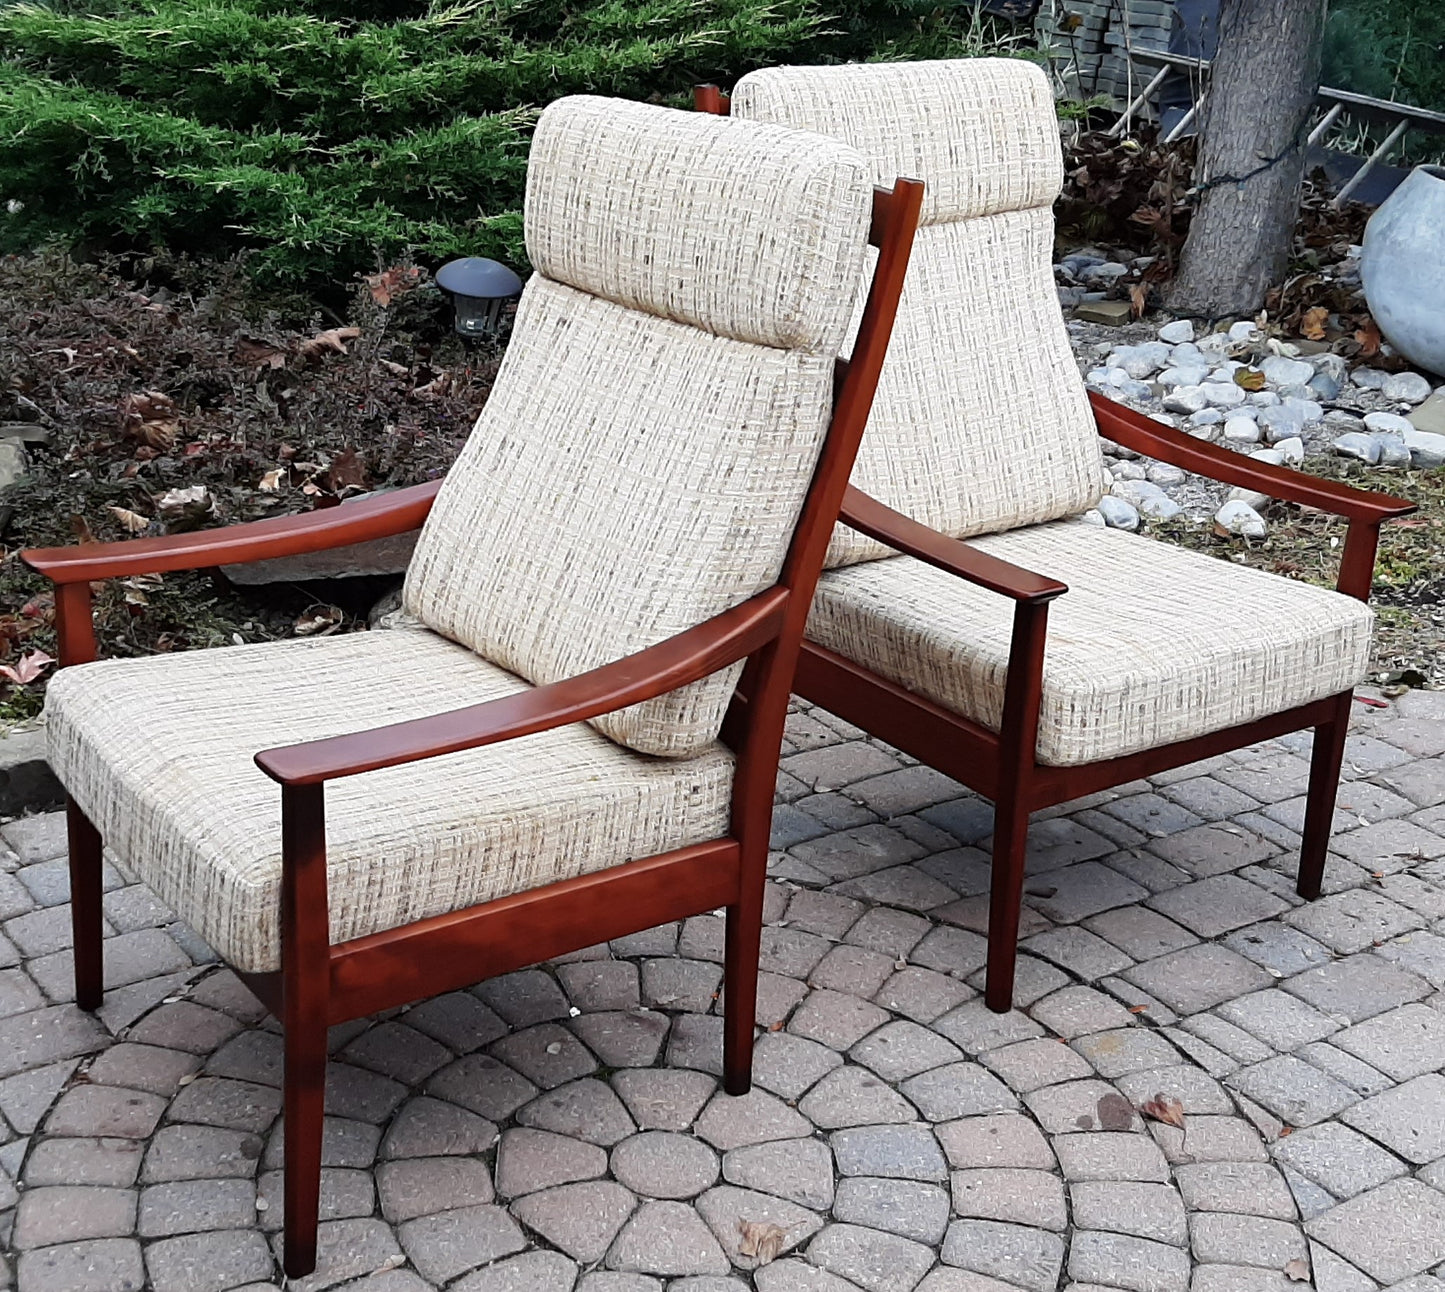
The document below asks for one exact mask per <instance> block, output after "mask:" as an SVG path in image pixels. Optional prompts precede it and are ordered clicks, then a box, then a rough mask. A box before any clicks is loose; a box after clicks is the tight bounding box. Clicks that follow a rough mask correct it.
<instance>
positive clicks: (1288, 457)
mask: <svg viewBox="0 0 1445 1292" xmlns="http://www.w3.org/2000/svg"><path fill="white" fill-rule="evenodd" d="M1274 451H1275V452H1276V453H1278V454H1279V456H1280V461H1281V462H1283V463H1284V465H1285V466H1287V467H1297V466H1299V465H1300V464H1301V463H1302V462H1303V461H1304V460H1305V442H1304V441H1303V440H1302V439H1300V437H1299V436H1298V435H1291V436H1290V437H1289V439H1287V440H1280V441H1278V442H1277V443H1276V444H1275V446H1274ZM1250 456H1251V457H1254V456H1255V455H1254V454H1250Z"/></svg>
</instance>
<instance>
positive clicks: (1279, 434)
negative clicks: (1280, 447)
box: [1259, 404, 1305, 444]
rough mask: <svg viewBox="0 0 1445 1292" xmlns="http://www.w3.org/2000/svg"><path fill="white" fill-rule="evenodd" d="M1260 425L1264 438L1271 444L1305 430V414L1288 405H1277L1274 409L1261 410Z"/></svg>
mask: <svg viewBox="0 0 1445 1292" xmlns="http://www.w3.org/2000/svg"><path fill="white" fill-rule="evenodd" d="M1259 425H1260V428H1261V429H1262V430H1263V432H1264V438H1265V439H1266V440H1267V441H1269V443H1271V444H1276V443H1278V442H1279V441H1280V440H1287V439H1289V438H1290V437H1291V436H1295V435H1299V434H1301V432H1303V430H1304V428H1305V419H1304V414H1303V413H1301V412H1300V411H1299V409H1297V408H1291V407H1290V406H1289V405H1288V404H1276V405H1275V406H1274V407H1273V408H1261V409H1260V410H1259Z"/></svg>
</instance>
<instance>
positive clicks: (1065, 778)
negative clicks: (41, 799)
mask: <svg viewBox="0 0 1445 1292" xmlns="http://www.w3.org/2000/svg"><path fill="white" fill-rule="evenodd" d="M693 103H694V106H695V107H696V108H697V109H698V110H699V111H703V112H713V113H718V114H725V113H726V112H727V111H728V109H729V100H728V98H727V97H726V96H725V95H723V94H722V93H721V91H720V90H719V89H718V88H717V86H715V85H701V86H698V87H696V88H695V89H694V91H693ZM1089 400H1090V403H1091V404H1092V406H1093V411H1094V418H1095V421H1096V423H1097V425H1098V429H1099V433H1100V434H1101V435H1103V436H1105V437H1107V438H1109V439H1111V440H1114V441H1115V442H1116V443H1118V444H1122V445H1124V446H1125V447H1127V448H1130V449H1133V450H1135V451H1136V452H1138V453H1143V454H1146V455H1148V456H1149V457H1152V458H1156V459H1158V460H1160V461H1163V462H1170V463H1173V464H1174V465H1176V466H1180V467H1183V468H1185V469H1186V470H1189V471H1194V472H1196V473H1198V474H1200V475H1204V476H1208V477H1210V478H1213V479H1216V480H1221V481H1223V482H1225V483H1227V484H1233V485H1239V486H1242V487H1244V488H1248V489H1258V490H1260V491H1261V492H1264V493H1268V494H1269V495H1270V496H1271V497H1274V498H1279V499H1283V500H1285V501H1289V502H1295V503H1299V504H1300V505H1302V506H1308V507H1314V508H1318V509H1320V510H1322V511H1327V512H1330V513H1332V514H1335V515H1339V516H1343V517H1345V518H1346V519H1348V520H1349V522H1350V526H1349V530H1348V532H1347V536H1346V539H1345V550H1344V553H1343V556H1342V558H1341V561H1340V573H1339V579H1338V582H1337V585H1336V586H1337V588H1338V590H1339V591H1340V592H1342V593H1344V594H1345V595H1347V596H1351V597H1356V598H1358V599H1359V600H1362V601H1366V600H1368V599H1369V595H1370V585H1371V582H1372V580H1373V578H1374V566H1375V551H1376V546H1377V544H1378V541H1379V531H1380V525H1381V523H1382V522H1383V521H1385V520H1388V519H1390V518H1391V517H1395V516H1403V515H1407V514H1408V513H1409V512H1412V511H1414V510H1415V507H1414V504H1412V503H1410V502H1407V501H1405V500H1403V499H1400V498H1392V497H1389V496H1387V495H1384V494H1377V493H1367V492H1365V491H1363V490H1360V489H1353V488H1351V487H1349V486H1348V485H1343V484H1338V483H1336V482H1334V481H1329V480H1321V479H1318V478H1316V477H1313V476H1309V475H1305V474H1302V473H1300V472H1296V471H1291V470H1289V469H1287V468H1285V467H1277V466H1273V465H1270V464H1267V463H1263V462H1259V461H1257V460H1255V459H1252V458H1246V457H1243V456H1240V455H1237V454H1234V453H1231V452H1229V451H1228V450H1226V449H1221V448H1217V447H1215V446H1214V445H1211V444H1208V443H1205V442H1203V441H1200V440H1196V439H1194V438H1193V437H1192V436H1189V435H1186V434H1183V433H1182V432H1180V431H1177V430H1174V429H1173V428H1172V427H1168V426H1165V425H1163V424H1162V423H1160V422H1156V421H1154V420H1153V419H1152V418H1149V417H1146V416H1144V415H1143V414H1142V413H1137V412H1135V411H1134V410H1133V409H1130V408H1126V407H1124V406H1123V405H1121V404H1118V403H1115V402H1114V401H1112V400H1109V399H1106V398H1104V397H1103V396H1102V395H1099V394H1096V393H1093V392H1091V393H1090V395H1089ZM840 519H841V521H842V522H843V523H844V524H846V525H848V526H850V527H851V528H853V529H856V530H858V531H860V532H861V533H864V534H867V535H868V536H869V537H871V538H874V539H876V540H878V541H879V542H882V543H885V544H887V545H888V546H890V547H893V548H895V549H897V550H898V551H900V552H905V553H907V554H908V555H910V556H913V557H915V558H916V559H918V560H920V561H924V562H926V563H928V564H929V565H932V566H934V567H936V568H938V569H941V570H945V571H947V572H949V573H951V574H954V575H956V576H957V577H959V578H961V579H965V580H967V581H968V582H970V583H973V584H976V585H977V586H979V587H982V588H987V589H989V590H990V591H992V592H995V593H997V594H999V595H1000V596H1004V597H1009V598H1012V599H1013V600H1014V601H1015V602H1016V605H1015V611H1014V626H1013V638H1012V642H1011V645H1010V651H1009V667H1008V680H1007V683H1006V685H1005V696H1004V710H1003V715H1002V720H1001V723H1000V730H999V731H997V732H995V731H992V730H989V729H988V728H985V727H983V726H980V725H979V724H978V723H975V722H970V721H969V720H968V719H967V718H964V717H962V716H961V715H959V714H955V713H951V712H950V711H949V710H947V709H945V708H943V707H942V706H941V705H938V704H935V703H933V702H932V701H930V700H928V699H925V698H924V697H923V696H920V695H915V694H914V693H912V692H910V691H908V690H907V689H906V688H904V687H902V686H899V685H898V684H897V683H895V682H891V681H889V680H888V679H887V678H884V677H881V676H879V675H877V674H875V673H873V672H871V671H869V670H868V669H866V668H864V667H862V666H861V665H858V664H856V663H854V662H853V661H851V660H848V659H845V658H844V657H843V656H841V655H838V654H836V653H835V652H833V651H830V650H827V649H826V648H824V647H822V646H819V645H817V644H816V643H815V642H809V641H805V642H804V643H803V647H802V653H801V657H800V660H799V664H798V669H797V675H796V679H795V682H794V689H795V690H796V691H797V693H798V694H799V695H802V696H804V697H805V698H807V699H810V700H813V701H814V702H816V703H818V704H820V705H822V706H823V707H824V708H826V709H828V710H830V711H831V712H833V713H836V714H838V715H839V716H840V717H843V718H846V719H847V720H848V721H849V722H852V723H854V724H855V725H857V726H859V727H862V728H863V729H864V730H866V731H870V732H872V733H873V734H874V735H877V736H880V737H882V738H883V739H884V740H887V741H889V742H890V743H891V744H893V745H896V746H897V747H898V748H899V749H902V750H904V751H906V752H907V753H909V754H912V755H913V756H914V757H915V758H918V759H920V760H922V761H923V762H925V763H928V764H930V765H931V766H933V767H936V768H938V769H939V770H940V771H943V772H945V773H947V774H948V775H950V776H952V777H953V778H954V779H955V780H958V781H961V782H962V783H963V784H965V785H967V786H969V787H970V788H972V789H974V790H976V791H978V792H979V793H980V794H983V795H985V796H986V797H988V798H991V799H992V800H993V801H994V806H995V821H994V839H993V873H992V885H991V892H990V905H989V930H988V943H989V946H988V981H987V984H986V987H985V993H984V999H985V1002H986V1004H987V1005H988V1007H989V1008H990V1009H992V1010H996V1011H999V1012H1003V1011H1006V1010H1008V1009H1009V1008H1010V1007H1011V1006H1012V1003H1013V984H1014V965H1015V958H1016V955H1017V943H1018V926H1019V914H1020V906H1021V903H1022V897H1023V868H1024V866H1023V863H1024V850H1025V841H1026V836H1027V831H1028V819H1029V814H1030V813H1031V812H1033V811H1037V810H1038V809H1040V808H1044V807H1052V806H1054V805H1056V804H1058V803H1064V802H1068V801H1069V800H1070V799H1074V798H1078V797H1081V796H1082V795H1085V794H1090V793H1094V792H1096V791H1098V790H1101V789H1108V788H1110V787H1112V786H1115V785H1121V784H1124V783H1125V782H1127V781H1130V780H1133V779H1135V778H1136V777H1139V776H1148V775H1153V774H1155V773H1158V772H1161V771H1165V770H1168V769H1170V768H1174V767H1180V766H1184V765H1186V764H1188V763H1191V762H1195V761H1197V760H1199V759H1201V758H1208V757H1212V756H1213V755H1215V754H1219V753H1224V752H1226V751H1227V750H1231V749H1238V748H1242V747H1244V746H1246V745H1250V744H1253V743H1255V742H1256V741H1259V740H1267V739H1270V738H1272V737H1275V736H1280V735H1283V734H1285V733H1287V732H1291V731H1298V730H1301V729H1303V728H1305V727H1313V728H1314V729H1315V741H1314V753H1313V756H1312V762H1311V766H1310V783H1309V794H1308V799H1307V802H1306V809H1305V829H1304V836H1303V841H1302V846H1301V853H1300V869H1299V875H1298V879H1297V888H1298V891H1299V894H1300V896H1302V897H1306V898H1314V897H1318V896H1319V892H1320V882H1321V876H1322V873H1323V870H1324V863H1325V854H1326V850H1327V848H1328V846H1329V836H1330V826H1331V821H1332V819H1333V814H1334V804H1335V796H1336V793H1337V790H1338V786H1339V775H1340V765H1341V760H1342V757H1343V753H1344V742H1345V734H1346V731H1347V728H1348V726H1349V717H1350V704H1351V698H1352V693H1351V692H1348V691H1346V692H1343V693H1341V694H1340V695H1336V696H1328V697H1326V698H1324V699H1322V700H1316V701H1313V702H1311V703H1309V704H1305V705H1301V706H1299V707H1297V708H1294V709H1291V710H1288V711H1285V712H1281V713H1276V714H1271V715H1269V716H1268V717H1265V718H1262V719H1259V720H1258V721H1255V722H1250V723H1247V724H1245V725H1243V726H1239V727H1235V728H1232V729H1229V730H1226V731H1216V732H1210V733H1208V734H1206V735H1203V736H1199V737H1196V738H1195V739H1192V740H1183V741H1178V742H1176V743H1173V744H1170V745H1165V746H1161V747H1159V748H1157V749H1149V750H1144V751H1141V752H1140V753H1137V754H1129V755H1126V756H1124V757H1120V758H1112V759H1108V760H1106V761H1102V762H1097V763H1091V764H1085V765H1082V766H1071V767H1050V766H1045V765H1043V764H1041V763H1039V762H1038V760H1037V753H1036V750H1037V727H1038V713H1039V705H1040V701H1041V699H1042V690H1043V664H1044V660H1045V657H1046V653H1047V650H1046V642H1047V636H1046V626H1047V621H1046V616H1047V612H1048V604H1047V603H1048V602H1049V601H1050V600H1052V599H1053V598H1054V597H1057V596H1060V595H1062V594H1064V593H1065V592H1067V588H1066V587H1065V585H1064V584H1062V583H1060V582H1058V581H1057V580H1054V579H1050V578H1048V577H1047V576H1046V575H1043V574H1039V573H1035V572H1034V571H1031V570H1025V569H1022V568H1020V567H1018V566H1015V565H1011V564H1010V563H1008V562H1006V561H1000V560H998V559H997V558H994V557H990V556H987V555H985V554H984V553H982V552H979V551H978V550H977V549H975V548H972V547H970V545H969V544H968V543H966V542H962V541H959V540H956V539H951V538H948V537H946V536H944V535H942V534H939V533H937V532H936V531H933V530H930V529H929V528H928V527H927V526H924V525H921V524H919V523H918V522H916V521H913V520H911V519H910V518H909V517H907V516H904V515H902V514H900V513H899V512H896V511H894V510H893V509H892V508H890V507H887V506H885V505H884V504H883V503H881V502H879V501H878V500H877V499H873V498H869V497H868V496H867V495H866V494H863V493H861V492H860V491H858V490H857V489H853V488H850V489H849V490H848V494H847V497H846V498H845V500H844V502H843V506H842V509H841V515H840Z"/></svg>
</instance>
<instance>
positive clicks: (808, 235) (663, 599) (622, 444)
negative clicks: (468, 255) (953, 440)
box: [405, 96, 872, 756]
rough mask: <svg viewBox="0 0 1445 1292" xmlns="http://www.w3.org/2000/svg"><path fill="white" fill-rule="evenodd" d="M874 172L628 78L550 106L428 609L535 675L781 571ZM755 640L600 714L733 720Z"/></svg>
mask: <svg viewBox="0 0 1445 1292" xmlns="http://www.w3.org/2000/svg"><path fill="white" fill-rule="evenodd" d="M871 206H872V184H871V181H870V178H869V168H868V166H867V165H866V163H865V162H864V161H863V159H862V158H861V157H860V156H859V155H858V154H857V152H856V151H855V150H854V149H852V148H850V147H848V146H847V145H845V144H843V143H840V142H838V141H835V140H827V141H823V140H819V139H817V138H814V137H812V136H808V135H803V134H800V133H798V132H796V131H792V130H788V129H785V128H782V127H778V126H771V125H765V124H762V123H758V122H751V121H733V120H729V119H724V118H718V117H707V116H703V115H700V114H694V113H686V112H679V111H675V110H672V109H667V108H659V107H652V106H648V105H645V104H637V103H627V102H623V101H620V100H615V99H603V98H596V97H592V96H576V97H571V98H565V99H561V100H558V101H557V102H555V103H553V104H552V105H551V106H550V107H548V108H547V110H546V111H545V112H544V113H543V114H542V117H541V120H540V121H539V123H538V125H537V130H536V135H535V137H534V140H533V143H532V150H531V157H530V161H529V165H528V174H527V191H526V207H525V224H526V238H527V251H528V255H529V257H530V259H531V261H532V265H533V267H534V269H535V271H536V272H535V273H534V274H533V275H532V277H531V279H530V280H529V281H528V283H527V285H526V288H525V289H524V291H523V293H522V298H521V301H520V303H519V305H518V308H517V316H516V321H515V325H514V328H513V331H512V337H511V340H510V343H509V344H508V347H507V352H506V355H505V357H504V358H503V361H502V365H501V369H500V371H499V372H498V374H497V378H496V383H495V385H494V386H493V389H492V392H491V395H490V397H489V398H488V400H487V404H486V407H485V408H484V409H483V410H482V414H481V416H480V417H479V418H478V419H477V424H476V427H475V429H474V430H473V431H472V434H471V437H470V439H469V440H468V441H467V444H466V446H465V447H464V448H463V450H462V453H461V456H460V457H459V458H458V460H457V462H456V465H455V466H454V467H453V468H452V470H451V472H450V473H449V474H448V476H447V479H446V482H445V483H444V485H443V486H442V488H441V490H440V492H439V493H438V496H437V500H436V503H435V505H434V506H433V509H432V512H431V515H430V517H429V519H428V521H427V523H426V526H425V527H424V529H423V530H422V534H421V538H420V540H419V542H418V544H417V548H416V553H415V555H414V557H413V559H412V562H411V566H410V568H409V569H408V571H407V579H406V591H405V604H406V607H407V609H408V610H409V611H410V613H412V614H413V615H415V616H416V617H417V618H418V619H420V620H421V621H422V622H423V623H425V624H427V625H428V626H429V627H431V628H432V629H434V630H435V631H437V632H439V633H442V634H444V635H445V636H447V637H450V638H452V639H453V640H456V641H459V642H462V643H464V644H465V645H467V646H469V647H471V648H472V649H473V650H475V651H476V652H477V653H478V654H480V655H482V656H484V657H485V658H486V659H488V660H491V661H492V662H493V663H495V664H498V665H500V666H501V667H502V668H505V669H508V670H509V671H511V672H513V673H516V674H518V675H520V676H521V677H523V678H525V679H526V680H527V681H529V682H531V683H533V684H536V685H542V684H546V683H548V682H553V681H558V680H560V679H562V678H565V677H570V676H574V675H576V674H578V673H583V672H586V671H588V670H589V669H592V668H596V667H599V666H600V665H602V664H606V663H610V662H611V661H613V660H615V659H618V658H621V657H622V656H625V655H630V654H633V653H635V652H637V651H640V650H643V649H645V648H646V647H648V646H652V645H655V644H656V643H657V642H659V641H662V640H664V639H665V638H668V637H671V636H673V635H675V634H677V633H679V632H682V631H684V630H686V629H688V628H691V627H694V626H695V625H697V624H699V623H701V622H703V621H704V620H707V619H710V618H712V617H713V616H714V615H717V614H719V613H721V612H722V611H724V610H726V609H729V608H730V607H732V606H734V605H737V604H739V603H740V602H742V601H745V600H747V599H748V598H749V597H751V596H754V595H756V594H757V593H758V592H760V591H763V590H764V589H766V588H767V587H769V586H771V585H772V584H773V583H775V582H776V581H777V578H778V574H779V571H780V569H781V568H782V566H783V562H784V558H785V557H786V555H787V552H788V548H789V544H790V542H791V540H792V536H793V530H794V526H795V525H796V523H797V520H798V517H799V513H800V511H801V509H802V506H803V502H804V498H805V496H806V495H807V492H808V487H809V483H810V481H811V480H812V478H813V473H814V468H815V467H816V465H817V462H818V457H819V451H820V449H821V447H822V445H823V442H824V439H825V437H826V434H827V431H828V425H829V415H830V412H831V408H832V387H833V378H834V366H835V360H836V358H837V356H838V355H839V353H840V351H841V349H842V347H843V344H844V341H845V337H846V336H847V334H848V328H849V319H850V311H851V308H852V303H853V297H854V294H855V291H856V288H857V283H858V280H859V277H860V275H861V273H862V272H863V263H864V254H865V252H866V250H867V239H868V228H869V217H870V211H871ZM741 667H742V666H741V665H740V664H739V665H735V666H733V667H732V668H729V669H726V670H724V671H722V672H720V673H716V674H713V675H712V676H710V677H708V678H705V679H704V680H703V681H701V682H698V683H694V684H693V685H691V686H687V687H683V688H681V689H679V690H677V691H673V692H671V693H669V694H667V695H663V696H660V697H658V698H657V699H655V700H649V701H645V702H643V703H641V704H638V705H634V706H632V707H631V708H628V709H624V710H621V711H619V712H616V713H611V714H606V715H604V716H602V717H599V718H597V719H595V720H593V725H594V726H595V727H596V728H597V729H598V730H599V731H601V732H603V733H604V734H605V735H607V736H609V737H611V738H612V739H614V740H616V741H618V742H619V743H621V744H623V745H626V746H628V747H630V748H632V749H635V750H638V751H639V752H643V753H649V754H659V755H673V756H682V755H688V754H692V753H695V752H697V751H698V750H700V749H701V748H703V747H704V746H706V745H708V744H709V743H710V742H712V741H713V740H714V739H715V738H716V737H717V734H718V731H719V728H720V726H721V723H722V719H723V716H724V714H725V712H726V709H727V706H728V703H729V700H730V698H731V696H732V692H733V689H734V686H735V684H736V682H737V678H738V675H739V673H740V670H741Z"/></svg>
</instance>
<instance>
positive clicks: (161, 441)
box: [120, 390, 181, 453]
mask: <svg viewBox="0 0 1445 1292" xmlns="http://www.w3.org/2000/svg"><path fill="white" fill-rule="evenodd" d="M120 420H121V429H122V430H123V431H124V432H125V433H126V434H127V435H129V436H130V437H131V438H132V439H135V440H139V441H140V442H141V443H142V444H144V445H145V446H146V447H147V448H151V449H156V450H158V451H159V452H161V453H165V452H167V451H168V450H169V449H171V448H172V447H173V446H174V445H175V442H176V437H177V436H178V435H179V434H180V432H181V419H180V412H179V410H178V409H177V408H176V405H175V401H174V400H173V399H171V397H170V396H169V395H167V394H163V393H162V392H161V391H159V390H146V391H142V392H141V393H140V394H138V395H127V396H126V397H125V398H124V399H123V400H121V402H120Z"/></svg>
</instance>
